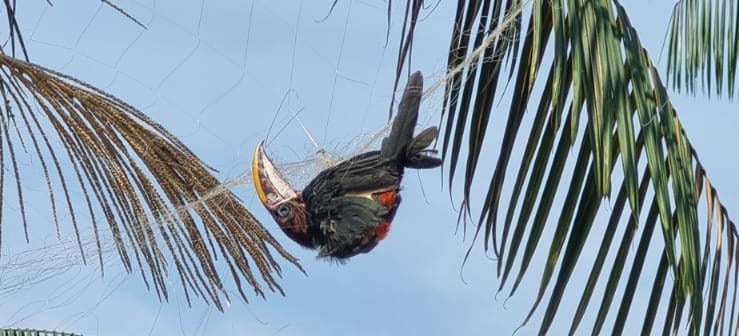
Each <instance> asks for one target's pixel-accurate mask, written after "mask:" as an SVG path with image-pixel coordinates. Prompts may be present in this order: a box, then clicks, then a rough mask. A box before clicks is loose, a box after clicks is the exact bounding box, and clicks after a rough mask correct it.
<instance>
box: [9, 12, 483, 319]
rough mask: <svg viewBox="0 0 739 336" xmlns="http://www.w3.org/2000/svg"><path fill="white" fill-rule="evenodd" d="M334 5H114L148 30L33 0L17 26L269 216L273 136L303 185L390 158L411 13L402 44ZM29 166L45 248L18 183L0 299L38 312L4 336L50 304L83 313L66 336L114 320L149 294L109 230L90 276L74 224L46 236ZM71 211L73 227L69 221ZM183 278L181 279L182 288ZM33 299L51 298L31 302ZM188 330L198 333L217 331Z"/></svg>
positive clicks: (436, 79) (37, 53)
mask: <svg viewBox="0 0 739 336" xmlns="http://www.w3.org/2000/svg"><path fill="white" fill-rule="evenodd" d="M332 2H333V1H322V2H320V3H314V2H311V1H300V0H299V1H218V2H215V1H205V0H200V1H154V0H151V1H143V0H142V1H136V0H129V1H123V0H121V1H112V3H114V4H115V6H117V8H120V9H121V10H123V11H125V12H126V13H128V14H129V15H130V16H131V18H133V19H135V20H136V21H138V22H140V23H141V24H143V25H144V27H145V29H144V28H142V27H141V26H139V25H138V24H137V23H136V22H134V21H133V20H131V18H129V17H126V16H125V15H122V14H121V13H120V12H119V11H117V10H116V9H115V8H113V7H111V6H110V4H109V3H108V2H106V1H102V2H100V1H76V2H62V1H56V2H54V3H53V6H50V5H49V4H47V3H46V2H44V1H28V2H24V3H23V4H19V5H18V11H17V15H18V23H19V25H20V27H21V31H22V32H23V33H24V38H25V42H26V46H27V48H28V53H29V56H30V60H31V61H32V62H34V63H38V64H41V65H44V66H46V67H48V68H51V69H54V70H57V71H59V72H62V73H65V74H69V75H71V76H74V77H76V78H78V79H80V80H82V81H85V82H88V83H90V84H92V85H95V86H97V87H99V88H101V89H103V90H106V91H108V92H110V93H112V94H114V95H116V96H118V97H119V98H121V99H123V100H124V101H126V102H129V103H131V104H132V105H134V106H136V107H137V108H139V109H140V110H142V111H143V112H144V113H146V114H147V115H149V116H151V117H152V118H153V119H155V120H157V121H158V122H159V123H161V124H162V125H164V126H165V127H166V128H167V129H169V130H170V131H172V133H174V134H175V135H176V136H178V137H179V138H180V139H181V140H182V141H183V142H184V143H186V144H187V145H188V146H189V147H190V148H191V149H192V150H193V152H194V153H196V154H197V155H198V156H200V157H201V158H202V159H203V160H204V161H205V162H206V163H208V164H209V165H211V166H212V167H215V168H217V169H219V170H220V172H219V174H218V176H219V177H221V179H222V180H223V181H224V184H223V185H222V186H221V187H222V188H220V189H216V190H213V193H214V194H216V193H220V192H224V191H228V190H231V191H235V192H237V193H238V194H239V195H240V196H243V198H242V199H244V200H245V202H247V204H249V205H250V206H249V208H250V209H251V210H253V211H254V212H257V211H259V210H260V208H259V207H260V205H259V204H258V203H256V202H254V198H253V190H252V187H251V180H250V177H251V175H250V171H249V169H250V161H251V154H252V151H253V149H254V147H255V146H256V144H257V143H258V142H259V141H260V140H261V139H263V138H267V142H266V143H267V149H268V151H269V152H270V154H271V156H272V157H273V158H274V159H275V160H276V161H277V162H281V163H283V164H282V165H280V167H281V169H283V170H284V172H285V175H286V176H287V177H288V178H289V179H290V180H291V181H292V182H294V183H295V184H296V185H298V186H301V185H305V184H306V183H307V182H308V181H309V180H310V178H312V177H313V176H314V175H315V174H316V172H318V171H320V170H321V169H323V168H325V167H327V166H329V165H332V164H335V163H336V162H337V161H339V160H342V159H346V158H348V157H350V156H352V155H355V154H358V153H361V152H363V151H366V150H368V149H373V148H376V147H377V146H378V145H379V141H380V140H381V138H382V136H383V135H384V134H386V132H387V130H388V128H387V124H386V122H387V109H388V104H389V102H390V100H391V97H392V92H390V88H391V87H392V80H393V75H394V67H395V61H396V58H395V57H396V54H395V50H396V46H397V43H398V38H399V33H398V32H397V31H396V30H397V29H396V28H397V27H399V26H400V25H401V24H402V13H403V8H402V6H403V4H400V3H397V4H394V8H393V11H394V15H393V16H392V20H391V22H390V30H391V31H393V33H392V34H390V35H389V37H388V36H387V35H386V30H387V28H388V27H387V26H386V20H387V17H386V15H387V8H386V4H385V3H382V2H372V1H347V2H339V3H338V4H336V7H332ZM331 8H333V9H332V10H331V11H330V9H331ZM425 10H427V11H431V10H435V11H442V10H446V11H447V12H448V13H451V11H449V10H448V9H439V8H431V7H429V8H427V9H425ZM329 12H330V15H329V16H328V17H326V15H327V14H329ZM324 18H325V19H324ZM447 19H448V18H447ZM429 20H431V19H429ZM393 29H396V30H393ZM419 31H423V30H422V29H421V30H419ZM446 33H447V32H446V31H444V32H443V34H446ZM439 34H440V32H433V31H432V32H429V33H428V34H427V35H423V34H420V35H419V36H417V37H416V40H417V43H416V47H415V50H414V53H415V54H416V55H418V54H428V55H434V56H433V57H430V58H431V60H430V61H429V60H426V61H425V62H427V63H425V64H424V65H422V66H419V68H420V69H422V70H424V72H425V73H424V75H425V77H426V88H427V91H426V93H425V95H424V100H427V101H432V102H434V103H438V102H439V100H440V99H442V97H441V91H443V87H442V85H443V82H444V80H445V79H446V78H449V77H451V76H452V74H444V71H443V69H444V66H445V62H446V60H445V59H444V58H443V56H444V55H445V53H444V49H445V48H446V46H445V43H439V42H440V40H445V39H446V35H444V37H443V38H439ZM494 34H495V33H494ZM386 38H387V39H386ZM424 38H426V40H424ZM483 47H484V46H483ZM482 49H484V48H481V50H482ZM388 51H390V52H388ZM470 61H474V60H470ZM413 64H414V65H415V64H416V63H415V61H414V63H413ZM460 69H461V68H460ZM414 70H415V68H414ZM433 71H436V73H433ZM455 71H458V70H455ZM403 84H404V83H401V88H402V85H403ZM433 106H434V107H435V109H433V110H432V109H422V112H421V116H420V119H419V121H420V124H421V126H429V125H433V124H436V123H437V121H438V120H439V111H438V108H437V107H438V106H440V104H435V105H433ZM347 111H350V112H351V113H347ZM20 161H21V162H22V163H23V164H25V165H27V167H28V171H27V172H24V182H26V183H25V184H24V186H23V188H24V190H25V193H26V194H27V195H29V196H28V200H27V202H28V203H30V204H32V206H31V208H32V209H31V210H32V211H31V215H30V217H31V218H30V219H29V221H30V222H31V224H32V227H31V229H30V230H31V231H32V232H31V241H30V244H26V242H25V241H21V238H20V237H22V235H23V233H22V228H20V227H19V226H17V225H13V222H14V221H15V220H16V219H17V218H16V216H17V214H16V213H14V210H17V209H14V206H15V204H17V201H15V200H14V199H13V196H12V195H13V193H12V192H8V190H9V189H8V188H10V187H8V186H7V185H6V186H5V188H6V194H7V195H9V196H7V197H6V198H5V199H4V200H3V202H4V205H5V211H4V214H3V216H4V217H3V232H2V237H3V243H4V244H3V247H2V248H3V251H2V252H1V253H0V301H5V302H16V303H17V302H28V303H27V304H23V307H21V308H17V309H14V308H11V307H12V306H8V305H5V307H4V308H2V309H0V327H3V326H11V325H12V326H18V325H19V324H20V323H23V326H28V327H33V326H32V325H29V324H32V323H37V322H38V321H39V316H42V315H43V316H44V318H48V315H49V314H50V312H49V311H50V310H52V308H50V307H61V306H65V307H67V308H68V307H70V306H74V307H75V309H72V311H75V312H77V313H68V312H65V313H59V314H60V315H56V313H54V316H55V318H57V316H58V318H57V319H56V320H54V321H55V322H52V323H51V325H52V327H60V328H63V327H65V326H75V325H76V324H75V323H76V322H77V321H80V320H84V319H86V318H88V317H90V316H93V315H95V313H93V311H94V310H104V309H103V308H101V307H100V305H101V304H102V302H103V300H104V298H107V297H109V295H111V294H110V293H111V292H112V291H114V290H115V289H116V288H118V286H119V285H120V284H122V283H126V284H128V285H129V286H132V287H135V288H138V290H140V291H142V292H143V290H142V289H143V286H141V284H140V281H141V280H140V278H139V277H136V276H134V277H127V276H125V272H123V270H122V269H121V268H120V267H119V261H118V260H117V258H118V255H117V252H116V247H115V246H114V245H113V243H112V240H111V239H110V238H106V237H107V234H108V231H107V230H108V229H107V226H105V225H103V227H102V228H101V229H100V232H101V233H102V234H103V238H102V242H103V244H102V246H100V247H98V246H96V244H95V243H94V242H95V239H94V236H93V232H92V230H91V228H90V227H89V225H85V226H83V227H81V228H80V230H81V232H82V235H81V237H82V238H81V239H82V250H83V251H84V255H85V256H86V260H85V261H86V263H87V266H83V259H82V254H81V251H80V248H79V246H78V244H77V238H76V237H75V236H74V235H73V231H72V229H71V228H69V227H65V226H64V225H62V227H61V233H60V234H59V237H57V236H56V235H55V234H51V235H50V233H52V232H54V228H53V226H52V225H45V224H47V223H52V221H51V220H50V218H51V214H50V211H49V210H48V199H47V198H46V193H45V189H44V186H43V184H44V181H43V176H42V175H40V173H38V172H34V169H36V168H37V166H38V162H34V159H33V158H32V156H31V155H26V156H23V154H21V157H20ZM67 169H69V168H67ZM241 186H245V188H239V187H241ZM72 198H73V199H76V200H80V199H81V198H82V194H81V192H80V191H79V190H73V191H72ZM16 212H17V211H16ZM62 213H63V216H62V218H61V221H62V224H64V223H65V222H67V221H68V220H69V217H68V216H69V213H68V212H65V211H62ZM85 224H87V223H86V222H85ZM268 228H270V229H271V230H274V227H270V226H268ZM275 234H276V235H277V234H278V233H277V232H275ZM97 253H102V255H103V259H104V261H105V272H106V273H105V280H104V281H103V280H100V277H99V275H100V271H101V270H100V269H99V268H98V267H96V266H95V265H97V261H96V257H93V256H95V255H96V254H97ZM135 271H138V270H135ZM221 271H224V272H227V270H226V269H225V268H223V269H221ZM129 278H133V279H129ZM171 278H172V279H167V281H176V280H174V277H171ZM174 285H177V284H174ZM91 288H93V289H91ZM172 288H176V286H172ZM41 289H44V290H41ZM55 289H56V290H55ZM49 291H50V292H49ZM175 291H177V289H175ZM90 292H94V293H92V294H91V293H90ZM29 293H34V295H37V296H40V297H41V298H38V299H34V300H30V301H24V298H30V297H31V296H32V295H29ZM49 293H51V294H49ZM143 295H148V296H154V294H153V293H144V294H143ZM91 297H92V299H91ZM234 297H236V296H234ZM95 298H98V300H97V301H96V299H95ZM175 298H177V296H176V295H175ZM82 300H87V301H85V302H93V304H92V305H85V304H80V301H82ZM152 300H155V298H152ZM176 300H177V299H176ZM196 304H200V303H199V302H196ZM160 309H161V307H160ZM208 314H209V313H208ZM157 316H158V315H157ZM95 318H96V319H97V318H98V317H95ZM203 318H204V319H206V320H207V318H205V317H203ZM180 322H181V323H182V321H180ZM105 323H107V324H110V323H111V322H110V321H106V322H105ZM147 323H148V322H147ZM186 323H195V326H196V330H198V329H197V328H199V327H197V326H199V325H201V323H205V322H204V321H203V320H199V319H193V320H192V321H186ZM152 328H154V327H153V326H152ZM152 330H153V329H152Z"/></svg>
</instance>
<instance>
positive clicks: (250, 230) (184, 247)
mask: <svg viewBox="0 0 739 336" xmlns="http://www.w3.org/2000/svg"><path fill="white" fill-rule="evenodd" d="M0 94H1V95H2V97H3V101H4V104H3V105H2V106H1V107H0V111H1V115H0V190H5V189H4V187H3V185H4V184H5V183H6V182H8V181H14V185H15V189H16V190H17V198H18V202H19V204H18V206H19V209H20V214H21V217H22V219H23V226H24V228H25V230H26V240H28V226H29V225H31V223H28V220H27V216H26V210H25V200H24V195H23V188H22V181H23V175H25V173H28V172H27V171H26V170H27V169H28V168H24V169H25V170H24V171H23V172H21V169H20V168H19V165H18V155H19V151H21V150H22V151H26V152H30V153H31V155H35V156H36V157H37V158H38V160H39V163H40V166H41V170H42V173H43V176H44V178H45V181H46V185H47V189H48V196H49V200H50V203H51V206H52V216H53V220H54V222H55V224H56V227H57V232H58V231H59V227H60V226H61V225H62V224H64V225H66V224H67V223H61V221H60V219H59V216H58V214H57V212H58V209H59V208H60V207H63V208H66V209H67V211H69V215H70V218H71V222H70V223H69V224H71V225H72V226H73V227H74V230H75V233H76V234H77V237H78V242H79V244H80V253H81V254H82V256H83V260H85V258H86V256H85V255H84V250H83V249H82V242H81V241H80V238H79V236H80V231H81V229H80V228H79V225H80V224H81V221H82V219H81V217H82V216H89V218H90V219H91V226H92V230H93V232H94V233H95V237H96V239H97V244H98V253H97V255H98V262H99V263H100V267H101V269H102V267H103V265H102V251H100V238H99V230H100V229H101V228H100V226H103V225H106V224H107V226H109V229H110V230H111V232H112V236H113V239H114V241H115V244H116V248H117V251H118V253H119V255H120V257H121V260H122V261H123V264H124V266H125V268H126V270H127V271H129V272H131V271H133V270H134V268H138V270H139V271H140V272H141V275H142V276H143V278H144V280H145V281H146V284H147V287H148V286H150V282H151V283H153V287H154V289H155V290H156V292H157V294H158V295H159V297H160V299H167V298H168V289H167V285H166V283H167V281H166V280H165V277H166V276H167V275H168V274H169V273H170V269H171V268H172V267H171V265H172V264H173V265H174V271H175V272H176V273H177V274H178V275H179V278H180V282H181V284H182V286H183V288H184V290H185V295H186V297H187V300H188V302H189V301H190V296H191V295H196V296H198V297H201V298H202V299H203V300H205V301H206V302H211V303H213V304H215V306H216V307H218V308H219V309H222V308H223V299H224V298H225V299H227V300H228V299H229V298H228V295H227V290H226V288H227V287H226V286H225V284H224V282H223V280H222V276H221V274H220V272H219V271H218V270H217V268H216V266H217V263H216V259H218V258H220V259H221V260H223V261H222V262H224V261H225V264H226V265H227V266H228V269H229V271H230V274H231V278H232V280H233V281H234V284H235V285H236V287H237V288H238V290H239V293H240V295H241V296H242V297H243V298H244V299H246V295H245V293H244V291H243V288H242V283H243V282H244V281H245V282H246V283H247V284H248V286H250V287H252V288H253V289H254V291H255V293H256V294H257V295H262V296H263V295H264V289H263V286H264V285H266V286H267V288H268V289H269V290H272V291H279V292H282V289H281V288H280V286H279V284H278V283H277V282H276V279H275V276H279V275H280V274H281V269H280V266H279V265H278V263H277V261H276V260H275V258H274V256H273V254H272V253H273V252H272V251H276V252H277V253H278V254H279V255H281V256H282V257H283V258H284V259H286V260H288V261H289V262H290V263H292V264H294V265H295V266H297V267H298V268H300V265H299V264H298V262H297V260H296V259H295V258H294V257H292V256H291V255H290V254H289V253H288V252H287V251H285V250H284V249H283V248H282V247H281V246H280V244H279V243H278V242H277V241H276V240H275V239H274V238H273V237H272V236H271V235H270V234H269V232H267V230H266V229H265V228H264V227H263V226H262V225H261V224H260V223H259V222H258V221H257V220H256V218H254V216H253V215H252V214H251V213H250V212H249V211H248V210H247V209H246V208H245V207H244V205H243V203H242V202H241V201H240V200H239V199H238V198H237V197H236V196H235V195H234V194H232V193H231V192H230V191H228V190H222V189H223V188H221V187H220V182H219V181H218V179H216V178H215V177H214V176H213V174H212V171H211V169H210V168H208V167H207V166H206V165H205V164H204V163H203V162H201V161H200V160H199V159H198V158H197V157H196V156H195V155H194V154H193V153H192V152H190V150H189V149H188V148H187V147H186V146H185V145H184V144H182V143H181V142H180V141H179V140H178V139H177V138H175V137H174V136H173V135H172V134H171V133H169V132H167V131H166V130H165V129H164V128H163V127H162V126H161V125H159V124H158V123H156V122H155V121H154V120H151V119H150V118H148V117H147V116H146V115H144V114H143V113H141V112H140V111H138V110H137V109H135V108H134V107H132V106H130V105H128V104H126V103H125V102H123V101H121V100H119V99H117V98H115V97H113V96H111V95H109V94H107V93H105V92H102V91H100V90H98V89H96V88H94V87H92V86H90V85H87V84H85V83H83V82H81V81H79V80H77V79H74V78H71V77H69V76H66V75H63V74H60V73H57V72H54V71H51V70H49V69H45V68H43V67H41V66H38V65H35V64H32V63H28V62H25V61H21V60H18V59H15V58H12V57H10V56H7V55H4V54H0ZM69 166H71V168H73V173H71V171H72V170H71V169H65V167H69ZM6 168H7V169H6ZM6 171H8V172H10V174H12V176H10V177H8V176H6V174H5V172H6ZM65 171H66V173H65ZM71 190H81V191H82V195H83V196H84V202H73V200H72V198H71V197H70V191H71ZM1 200H2V194H0V201H1ZM80 203H82V204H80ZM99 210H101V211H102V217H101V216H100V211H99ZM0 216H1V213H0ZM34 225H35V224H34ZM88 231H89V230H88ZM0 232H1V231H0ZM255 273H256V274H259V275H260V276H261V280H259V279H258V278H257V275H256V274H255Z"/></svg>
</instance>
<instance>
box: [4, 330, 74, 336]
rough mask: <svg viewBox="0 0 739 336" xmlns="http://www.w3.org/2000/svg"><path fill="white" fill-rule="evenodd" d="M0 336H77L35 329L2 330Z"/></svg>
mask: <svg viewBox="0 0 739 336" xmlns="http://www.w3.org/2000/svg"><path fill="white" fill-rule="evenodd" d="M0 336H79V335H77V334H71V333H66V332H61V331H52V330H37V329H2V328H0Z"/></svg>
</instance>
